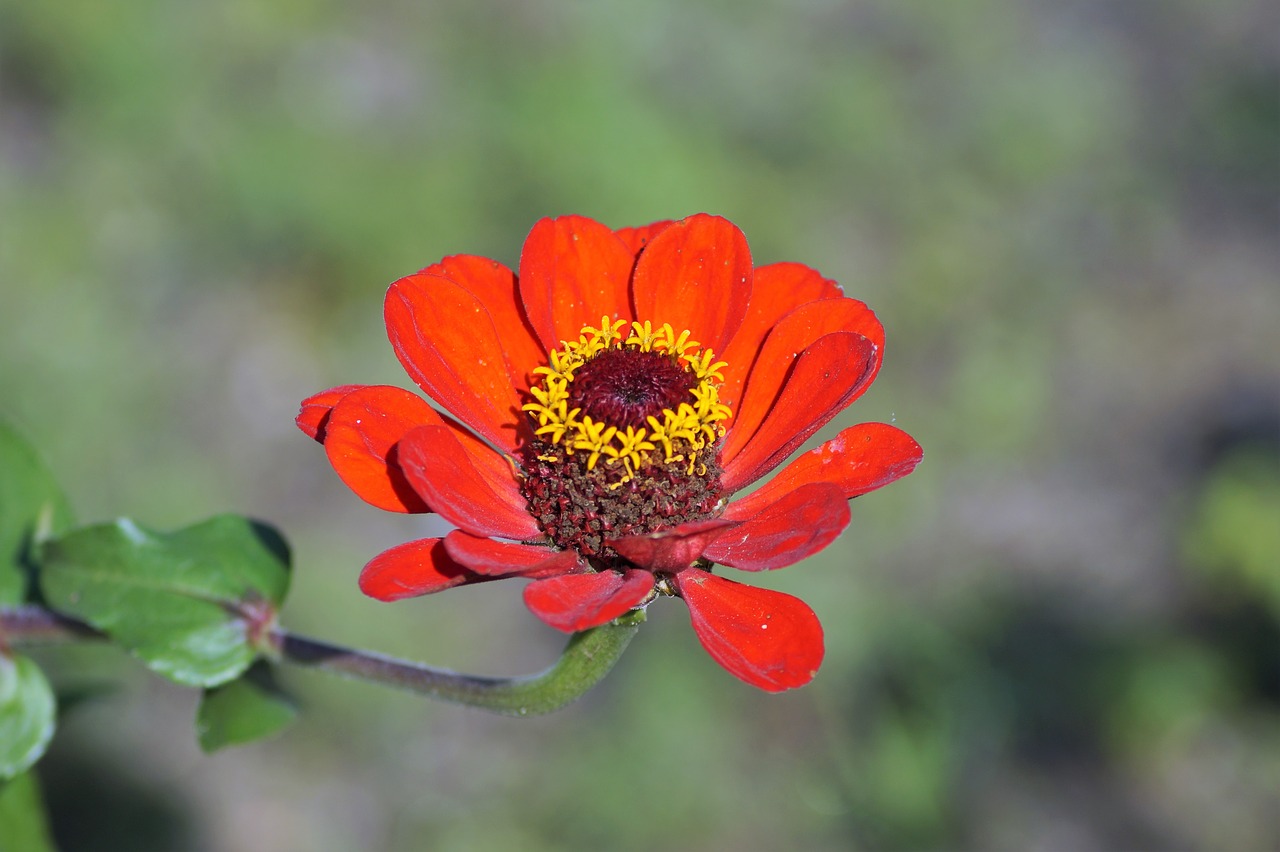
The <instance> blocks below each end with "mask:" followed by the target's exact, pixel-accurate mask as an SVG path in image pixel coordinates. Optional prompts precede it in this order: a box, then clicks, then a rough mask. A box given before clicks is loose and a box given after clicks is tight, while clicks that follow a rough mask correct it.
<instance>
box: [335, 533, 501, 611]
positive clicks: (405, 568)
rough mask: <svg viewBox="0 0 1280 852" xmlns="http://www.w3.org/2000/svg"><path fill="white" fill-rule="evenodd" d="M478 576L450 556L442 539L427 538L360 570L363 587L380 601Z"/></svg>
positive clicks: (397, 548)
mask: <svg viewBox="0 0 1280 852" xmlns="http://www.w3.org/2000/svg"><path fill="white" fill-rule="evenodd" d="M478 579H480V578H478V577H476V576H475V575H474V574H472V573H471V572H470V571H468V570H467V569H466V568H464V567H463V566H461V565H459V564H458V563H457V562H455V561H454V560H453V559H452V558H451V557H450V556H449V554H448V553H447V552H446V551H445V549H444V545H443V543H442V542H441V540H440V539H438V538H424V539H419V540H418V541H409V542H405V543H404V544H400V545H397V546H395V547H393V548H391V549H390V550H386V551H383V552H382V553H379V554H378V555H377V556H375V557H373V559H372V560H370V562H369V564H368V565H366V566H364V570H363V571H361V572H360V591H362V592H364V593H365V594H366V595H368V596H369V597H371V598H377V599H378V600H380V601H398V600H401V599H403V598H412V597H417V596H418V595H429V594H431V593H432V592H439V591H442V590H444V589H449V588H452V587H454V586H460V585H462V584H463V583H470V582H475V581H476V580H478Z"/></svg>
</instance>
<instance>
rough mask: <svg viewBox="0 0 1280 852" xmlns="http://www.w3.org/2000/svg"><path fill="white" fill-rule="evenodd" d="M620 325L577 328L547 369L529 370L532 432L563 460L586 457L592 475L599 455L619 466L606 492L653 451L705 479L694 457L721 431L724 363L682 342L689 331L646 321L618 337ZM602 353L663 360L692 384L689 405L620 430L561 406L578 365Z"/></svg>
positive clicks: (726, 413)
mask: <svg viewBox="0 0 1280 852" xmlns="http://www.w3.org/2000/svg"><path fill="white" fill-rule="evenodd" d="M625 326H627V321H626V320H610V319H609V317H607V316H602V317H601V318H600V324H599V326H591V325H587V326H584V327H583V329H582V331H581V332H580V333H579V335H578V339H577V340H575V341H561V346H560V348H559V349H556V350H554V351H552V352H551V353H550V356H549V358H548V364H547V365H546V366H543V367H537V368H535V369H534V371H533V372H534V374H535V375H537V376H541V377H542V379H541V380H540V381H539V382H538V384H536V385H535V386H534V387H531V388H529V396H530V397H532V400H533V401H531V402H529V403H527V404H525V405H524V406H523V408H524V410H525V411H527V412H529V414H530V416H531V417H533V418H534V419H535V420H536V421H537V427H536V428H535V430H534V433H535V434H536V435H537V436H538V437H540V438H543V439H544V440H546V441H547V442H548V443H550V444H553V445H556V446H558V447H560V448H562V449H563V450H564V452H565V453H566V454H568V455H573V454H574V453H575V452H585V453H587V470H594V469H595V467H596V465H597V464H598V463H599V460H600V457H601V456H604V458H605V461H606V464H607V465H608V466H609V467H618V466H621V468H622V471H623V475H622V477H621V479H620V480H619V481H618V482H615V483H613V484H612V485H611V486H610V487H618V486H620V485H621V484H622V483H625V482H627V481H628V480H630V479H632V478H633V477H634V476H635V475H636V474H637V473H638V472H639V471H640V470H641V469H642V468H643V467H644V466H645V465H646V464H648V463H650V461H651V459H652V456H653V455H655V454H660V455H659V458H660V459H661V461H662V462H664V463H667V464H676V463H681V464H686V465H687V471H688V472H689V473H690V474H692V473H693V472H694V471H695V470H698V471H701V474H700V475H705V474H706V471H707V465H706V463H705V462H700V461H699V460H698V455H699V453H700V452H701V451H703V450H705V449H706V448H707V447H709V446H711V445H713V444H714V443H715V442H716V441H717V440H719V438H720V437H721V436H722V435H723V434H724V425H723V423H724V421H725V420H727V419H728V418H729V417H730V415H731V411H730V408H729V406H728V405H726V404H724V403H723V402H721V401H720V382H721V381H723V379H724V376H723V373H722V372H721V370H722V369H723V368H724V367H725V366H726V364H725V362H723V361H716V360H715V355H714V353H712V352H711V351H710V350H703V349H700V348H699V345H698V343H697V342H696V341H693V340H690V339H689V338H690V333H689V331H687V330H684V331H681V332H680V333H679V334H677V333H676V331H675V329H673V328H672V327H671V324H670V323H663V324H662V326H661V327H660V328H658V329H656V330H655V329H654V328H653V323H652V322H651V321H649V320H645V321H644V322H632V323H630V330H629V333H628V334H627V335H626V337H625V338H624V336H623V331H622V330H623V328H624V327H625ZM610 349H631V350H634V351H637V352H661V353H665V354H667V355H669V356H670V357H671V358H672V359H673V360H674V361H675V363H676V364H678V365H679V366H680V367H682V368H683V369H684V370H686V371H687V372H688V373H689V374H690V375H691V376H692V377H693V378H694V379H696V380H697V381H696V383H695V384H694V386H693V387H692V388H691V389H690V391H689V400H688V401H687V402H681V403H679V404H678V405H676V406H675V407H674V409H673V408H665V409H663V410H662V412H661V414H660V415H658V416H649V417H648V418H647V421H648V428H643V427H641V428H636V427H635V426H627V427H626V428H625V430H624V429H619V428H618V427H617V426H616V425H613V424H609V423H603V422H599V421H596V420H594V419H592V418H591V417H590V416H580V415H581V414H582V410H581V409H580V408H574V409H570V408H569V399H570V397H571V388H572V385H573V380H574V375H575V373H576V372H577V370H578V368H579V367H581V366H582V365H583V364H585V363H587V362H588V361H590V360H591V359H593V358H595V357H596V356H597V355H599V354H600V353H602V352H604V351H606V350H610ZM539 458H540V459H543V460H544V461H556V460H558V459H559V456H558V455H557V454H556V453H554V452H548V453H544V454H543V455H540V456H539Z"/></svg>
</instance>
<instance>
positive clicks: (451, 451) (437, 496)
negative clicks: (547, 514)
mask: <svg viewBox="0 0 1280 852" xmlns="http://www.w3.org/2000/svg"><path fill="white" fill-rule="evenodd" d="M400 466H401V468H402V469H403V470H404V472H405V476H406V477H407V478H408V480H409V482H410V483H411V484H412V485H413V487H414V489H416V490H417V492H418V493H419V494H421V495H422V496H423V497H424V498H425V499H426V501H427V503H428V504H429V505H430V506H431V508H432V509H433V510H435V511H436V512H438V513H439V514H440V516H441V517H443V518H444V519H445V520H447V521H449V522H450V523H452V524H455V525H457V526H458V527H459V528H460V529H463V530H466V531H467V532H469V533H471V534H472V535H478V536H501V537H503V538H512V539H522V540H523V539H534V538H538V537H540V536H541V534H542V530H541V529H539V528H538V524H537V522H536V521H535V520H534V519H533V516H531V515H530V514H529V512H528V511H527V510H526V508H525V501H524V497H523V495H521V493H520V485H519V483H517V482H516V479H515V476H514V474H513V473H512V471H511V469H510V467H508V466H507V462H506V460H505V459H503V458H502V457H501V456H499V455H498V454H497V453H493V452H488V453H485V452H483V451H477V452H468V451H467V447H465V446H464V445H463V443H462V441H461V440H459V438H458V436H457V435H456V434H455V433H454V432H453V430H451V429H449V428H448V427H445V426H419V427H417V428H416V429H414V430H413V431H411V432H409V433H408V434H407V435H405V436H404V438H402V439H401V441H400Z"/></svg>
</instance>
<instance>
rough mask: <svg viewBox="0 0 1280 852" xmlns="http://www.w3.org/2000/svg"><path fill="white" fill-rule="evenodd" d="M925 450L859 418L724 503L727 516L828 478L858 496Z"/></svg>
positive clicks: (896, 475) (904, 469) (899, 473)
mask: <svg viewBox="0 0 1280 852" xmlns="http://www.w3.org/2000/svg"><path fill="white" fill-rule="evenodd" d="M923 455H924V451H923V450H921V449H920V445H919V444H918V443H916V440H915V438H912V437H911V436H910V435H908V434H907V433H906V432H903V431H902V430H901V429H899V428H898V427H896V426H890V425H889V424H888V423H859V424H858V425H856V426H850V427H849V428H848V429H845V430H843V431H842V432H841V433H840V434H839V435H836V436H835V437H834V438H832V439H831V440H830V441H827V442H826V443H825V444H822V445H821V446H818V447H815V448H814V449H812V450H810V451H809V452H807V453H803V454H801V455H800V456H798V457H797V458H796V459H795V461H793V462H791V464H789V465H787V466H786V467H784V468H783V469H782V470H780V471H778V472H777V473H776V474H775V475H774V476H773V478H772V479H770V480H769V481H768V482H766V483H765V484H764V485H762V486H760V487H759V488H758V489H756V490H755V491H753V492H751V493H750V494H748V495H747V496H746V497H743V498H742V499H741V500H738V501H735V502H734V503H731V504H730V505H729V509H728V510H727V511H726V512H725V516H726V517H746V516H750V515H753V514H755V513H756V512H758V511H759V510H760V509H762V508H764V507H765V506H767V505H769V504H770V503H773V502H774V501H776V500H777V499H778V498H779V497H780V496H781V495H783V494H786V493H787V492H789V491H792V490H794V489H796V488H798V487H800V486H801V485H806V484H809V483H813V482H829V483H832V484H833V485H835V486H837V487H838V488H839V489H840V491H841V493H842V494H843V495H844V497H845V498H846V499H847V498H851V497H857V496H858V495H859V494H866V493H867V492H868V491H874V490H876V489H877V488H881V487H883V486H885V485H888V484H889V483H890V482H893V481H894V480H896V479H901V478H902V477H904V476H906V475H907V474H908V473H911V471H913V470H915V467H916V465H917V464H919V463H920V459H921V458H922V457H923Z"/></svg>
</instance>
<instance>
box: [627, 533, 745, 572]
mask: <svg viewBox="0 0 1280 852" xmlns="http://www.w3.org/2000/svg"><path fill="white" fill-rule="evenodd" d="M733 526H735V524H734V523H732V522H731V521H723V520H720V519H712V520H707V521H691V522H690V523H687V524H681V525H680V526H678V527H672V528H671V529H669V530H663V531H662V532H656V533H648V534H646V535H629V536H626V537H624V538H614V539H608V540H607V541H606V542H605V543H606V544H608V545H609V546H610V547H612V548H613V549H614V550H616V551H618V553H620V554H622V556H623V557H624V558H625V559H627V560H628V561H629V562H633V563H635V564H636V565H639V566H640V567H641V568H645V569H647V570H649V571H654V572H662V573H667V574H674V573H676V572H677V571H683V570H684V569H686V568H688V567H689V566H690V565H692V564H693V563H694V561H696V560H697V559H698V557H700V556H702V552H703V551H704V550H706V549H707V545H709V544H711V542H713V541H715V540H716V539H717V538H719V537H720V536H721V535H724V533H725V532H726V531H727V530H728V529H729V528H730V527H733Z"/></svg>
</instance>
